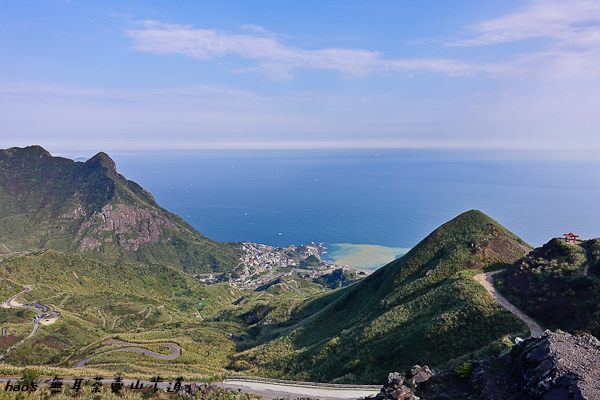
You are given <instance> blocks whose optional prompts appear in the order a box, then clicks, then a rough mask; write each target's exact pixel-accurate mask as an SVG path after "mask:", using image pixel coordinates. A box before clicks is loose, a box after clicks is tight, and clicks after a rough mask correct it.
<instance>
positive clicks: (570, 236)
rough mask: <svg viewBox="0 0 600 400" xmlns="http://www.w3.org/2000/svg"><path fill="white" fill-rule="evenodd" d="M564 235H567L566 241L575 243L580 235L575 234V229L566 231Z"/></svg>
mask: <svg viewBox="0 0 600 400" xmlns="http://www.w3.org/2000/svg"><path fill="white" fill-rule="evenodd" d="M563 236H564V237H565V242H567V243H575V241H576V240H577V238H578V237H579V235H575V234H574V233H573V231H571V232H569V233H564V234H563Z"/></svg>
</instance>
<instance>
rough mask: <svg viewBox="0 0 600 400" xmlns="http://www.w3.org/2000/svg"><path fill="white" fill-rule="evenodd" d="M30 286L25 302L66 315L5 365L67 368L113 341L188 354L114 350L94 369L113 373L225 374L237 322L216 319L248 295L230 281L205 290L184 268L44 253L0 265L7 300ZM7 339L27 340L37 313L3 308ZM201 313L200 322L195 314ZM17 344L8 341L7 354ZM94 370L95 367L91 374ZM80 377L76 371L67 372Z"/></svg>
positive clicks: (96, 361)
mask: <svg viewBox="0 0 600 400" xmlns="http://www.w3.org/2000/svg"><path fill="white" fill-rule="evenodd" d="M25 285H30V286H31V287H32V290H31V291H29V292H27V293H25V294H23V295H22V296H21V297H19V299H18V301H19V302H21V303H36V304H43V305H45V306H48V307H49V309H50V310H51V311H56V312H58V313H60V317H59V318H58V320H57V321H56V322H55V323H54V324H52V325H47V326H41V327H40V328H39V329H38V331H37V333H36V334H35V335H34V336H33V337H32V338H31V339H29V340H27V341H25V343H24V344H23V345H22V346H20V347H18V348H17V349H16V350H14V351H12V352H10V353H8V354H7V356H6V357H5V358H4V361H5V363H8V364H12V365H16V366H29V367H32V366H36V365H47V366H61V367H68V368H72V367H73V366H74V365H75V364H76V363H77V362H78V361H81V360H83V359H85V358H87V357H91V356H93V355H95V354H99V353H102V352H104V351H106V350H107V349H111V348H114V346H112V347H111V346H108V347H107V346H105V345H104V343H105V342H107V341H111V340H118V341H127V342H132V343H136V344H139V345H140V346H141V347H144V348H148V349H149V350H152V351H155V352H156V351H160V350H159V349H160V346H159V344H160V343H164V342H169V343H176V344H177V345H179V346H180V347H181V349H182V355H181V356H180V357H178V358H176V359H174V360H170V361H168V362H164V361H162V360H154V359H151V358H149V357H145V356H143V355H140V354H129V353H127V354H119V353H115V354H113V355H111V356H110V357H104V358H102V357H100V358H97V359H94V360H92V361H91V362H90V363H89V365H90V366H91V367H93V368H99V369H101V370H103V371H105V374H106V371H111V373H113V374H114V373H116V372H122V373H129V374H135V373H140V374H146V375H147V376H152V374H156V373H157V371H158V372H161V373H162V374H163V376H164V375H175V374H183V373H184V372H185V373H186V375H187V376H190V375H196V376H204V377H206V376H211V375H213V374H218V373H222V372H224V371H225V370H224V366H225V365H226V364H227V363H228V362H229V360H230V357H231V355H232V354H233V352H234V351H235V348H234V345H233V343H232V342H231V341H230V340H229V338H228V337H227V332H231V331H233V332H236V330H237V329H239V327H238V325H237V324H231V323H228V322H210V321H208V319H210V317H211V316H213V315H218V313H219V312H220V311H221V310H223V309H225V308H228V307H231V306H232V303H233V302H234V301H235V300H236V299H238V298H239V297H241V296H243V295H244V294H245V292H244V291H242V290H239V289H236V288H234V287H232V286H230V285H229V284H227V283H222V284H217V285H205V284H203V283H201V282H200V281H198V280H197V279H195V278H193V277H191V276H189V275H188V274H185V273H183V272H182V271H180V270H177V269H174V268H171V267H166V266H161V265H147V266H146V265H139V264H125V263H121V264H118V265H106V264H101V263H99V262H97V261H94V260H89V259H84V258H82V257H80V256H78V255H75V254H68V255H66V254H62V253H58V252H55V251H51V250H49V251H42V252H38V253H32V254H28V255H24V256H18V257H12V258H9V259H6V260H3V261H2V262H0V296H1V297H2V298H3V299H8V298H9V297H11V296H13V295H15V294H17V293H19V292H20V291H21V290H22V287H23V286H25ZM1 310H2V311H3V313H2V315H3V316H5V318H2V320H1V321H0V322H1V324H2V328H4V329H5V330H6V334H7V335H8V336H11V337H15V338H23V337H25V336H27V335H28V334H29V332H30V331H31V329H32V328H33V323H32V322H31V318H32V317H33V315H34V314H33V312H31V311H29V310H27V311H26V313H30V314H31V315H29V314H28V315H27V316H25V317H27V318H25V319H24V318H19V316H18V314H19V313H21V312H22V311H24V310H18V309H1ZM197 312H199V313H200V315H201V317H200V318H198V317H196V316H195V313H196V315H197ZM10 345H11V343H2V344H1V345H0V353H1V352H3V351H4V350H6V349H7V348H8V347H10ZM86 371H88V372H89V369H88V370H86ZM68 373H69V374H72V373H75V372H74V371H71V372H68Z"/></svg>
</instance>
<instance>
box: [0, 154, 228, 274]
mask: <svg viewBox="0 0 600 400" xmlns="http://www.w3.org/2000/svg"><path fill="white" fill-rule="evenodd" d="M0 248H2V252H5V253H11V252H12V253H16V252H22V251H25V250H35V249H42V248H47V249H54V250H58V251H62V252H76V253H79V254H82V255H84V256H86V257H89V258H95V259H99V260H103V261H108V262H120V261H127V262H141V263H146V264H163V265H170V266H174V267H178V268H181V269H183V270H185V271H187V272H192V273H196V272H210V271H213V270H215V271H219V270H230V269H232V268H234V267H235V266H236V265H237V263H238V259H237V249H236V246H235V245H234V244H228V243H220V242H215V241H212V240H209V239H207V238H206V237H204V236H202V235H201V234H200V233H198V232H197V231H196V230H194V228H192V227H191V226H190V225H189V224H187V223H186V222H184V221H183V220H182V219H181V218H180V217H178V216H176V215H175V214H172V213H169V212H168V211H166V210H165V209H163V208H161V207H160V206H159V205H158V204H157V203H156V201H155V200H154V198H153V197H152V195H151V194H150V193H148V192H147V191H145V190H144V189H143V188H142V187H141V186H139V185H138V184H136V183H135V182H132V181H129V180H127V179H125V178H124V177H123V176H122V175H120V174H118V173H117V171H116V166H115V163H114V162H113V161H112V160H111V159H110V157H109V156H108V155H106V154H105V153H98V154H97V155H95V156H94V157H93V158H91V159H90V160H88V161H86V162H85V163H81V162H75V161H73V160H69V159H66V158H60V157H52V156H51V155H50V154H49V153H48V152H47V151H46V150H44V149H43V148H41V147H39V146H31V147H27V148H11V149H8V150H0Z"/></svg>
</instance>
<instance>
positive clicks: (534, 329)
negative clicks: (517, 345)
mask: <svg viewBox="0 0 600 400" xmlns="http://www.w3.org/2000/svg"><path fill="white" fill-rule="evenodd" d="M499 272H502V270H500V271H493V272H486V273H485V274H479V275H475V276H474V277H473V278H475V280H476V281H477V282H479V283H481V284H482V285H483V287H484V288H485V290H487V291H488V293H489V294H490V295H491V296H492V297H493V298H494V300H496V302H498V304H500V305H501V306H502V307H504V308H505V309H507V310H508V311H510V312H511V313H513V314H514V315H516V316H517V317H519V318H520V319H521V321H523V322H525V323H526V324H527V326H528V327H529V330H530V331H531V337H535V338H539V337H540V336H541V335H542V333H544V329H542V327H541V326H540V325H539V324H538V323H537V322H535V321H534V320H533V319H531V318H530V317H529V316H527V314H525V313H524V312H523V311H521V310H519V309H518V308H517V307H515V306H513V305H512V304H511V303H510V302H509V301H508V300H506V298H505V297H504V296H502V295H501V294H500V293H498V291H497V290H496V288H495V287H494V286H493V285H492V282H491V278H488V277H491V276H492V275H495V274H497V273H499Z"/></svg>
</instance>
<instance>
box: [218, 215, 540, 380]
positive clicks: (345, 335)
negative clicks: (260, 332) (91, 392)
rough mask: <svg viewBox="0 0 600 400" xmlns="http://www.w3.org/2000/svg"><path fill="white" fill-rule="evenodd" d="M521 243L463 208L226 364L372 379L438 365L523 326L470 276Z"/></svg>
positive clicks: (509, 255) (502, 261) (509, 257)
mask: <svg viewBox="0 0 600 400" xmlns="http://www.w3.org/2000/svg"><path fill="white" fill-rule="evenodd" d="M528 251H529V246H527V245H526V244H525V243H523V241H522V240H520V239H519V238H518V237H516V236H515V235H514V234H512V233H510V232H509V231H507V230H506V229H505V228H504V227H502V226H501V225H500V224H498V223H497V222H496V221H494V220H492V219H491V218H489V217H487V216H486V215H485V214H483V213H481V212H479V211H475V210H472V211H468V212H466V213H463V214H461V215H460V216H458V217H456V218H455V219H453V220H451V221H449V222H448V223H446V224H444V225H442V226H441V227H439V228H438V229H436V230H435V231H434V232H432V233H431V234H430V235H429V236H428V237H427V238H425V239H424V240H423V241H421V242H420V243H419V244H418V245H417V246H416V247H414V248H413V249H412V250H411V251H410V252H409V253H407V254H406V255H405V256H403V257H401V258H400V259H398V260H396V261H393V262H391V263H390V264H388V265H386V266H384V267H382V268H381V269H379V270H377V271H376V272H375V273H373V274H372V275H370V276H369V277H367V278H365V279H364V280H362V281H359V282H358V283H357V284H355V285H353V286H350V287H348V288H344V289H340V290H338V291H335V292H332V293H330V294H327V295H324V296H321V297H319V298H317V299H314V300H312V301H308V302H306V303H304V304H303V305H302V306H300V307H299V308H297V309H296V310H295V312H294V314H293V315H292V319H291V320H293V321H300V322H299V323H297V324H296V325H295V326H294V327H293V328H291V329H289V330H290V331H291V332H289V333H288V334H285V335H283V336H281V337H279V338H277V339H275V340H273V341H270V342H268V343H264V344H262V345H260V346H257V347H256V348H253V349H251V350H248V351H246V352H245V353H243V354H241V355H240V356H239V357H238V358H237V359H236V360H235V361H234V362H233V363H232V364H231V365H230V368H231V369H233V370H239V371H245V372H246V373H261V372H262V373H267V374H269V375H271V376H279V377H286V378H294V379H304V380H315V381H332V382H362V383H369V382H373V383H376V382H381V381H382V380H383V378H384V377H385V376H386V375H387V373H388V372H389V371H392V370H402V369H405V368H407V367H409V366H412V365H414V364H417V363H425V364H428V365H430V366H442V365H445V364H447V363H449V362H450V363H451V362H452V360H458V359H461V358H464V357H468V356H471V355H473V354H475V353H478V352H486V351H493V350H497V349H498V348H501V347H502V346H503V340H504V339H505V338H506V336H507V335H510V334H516V333H520V332H524V331H526V330H527V328H526V327H525V326H524V325H523V324H522V323H521V322H520V321H519V320H518V319H517V318H516V317H514V316H513V315H512V314H510V313H508V312H507V311H505V310H504V309H502V308H501V307H500V306H498V305H497V304H496V303H495V302H494V300H493V299H492V298H491V297H490V296H489V295H488V294H487V293H486V292H485V290H484V289H483V288H482V287H481V286H480V285H479V284H478V283H476V282H475V281H474V280H473V279H472V276H473V275H474V274H475V273H477V272H480V270H481V269H497V268H499V267H506V266H508V265H510V263H513V262H514V261H515V260H517V259H518V258H520V257H522V256H523V255H524V254H525V253H527V252H528Z"/></svg>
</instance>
